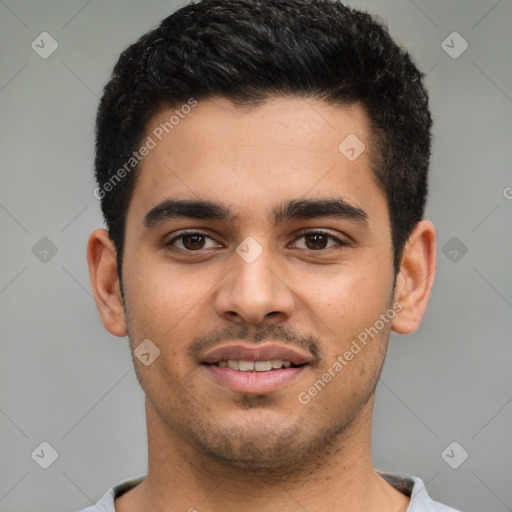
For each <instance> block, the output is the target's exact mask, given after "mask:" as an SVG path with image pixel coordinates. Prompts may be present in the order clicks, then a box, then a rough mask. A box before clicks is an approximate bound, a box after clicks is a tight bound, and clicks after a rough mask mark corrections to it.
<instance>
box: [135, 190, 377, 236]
mask: <svg viewBox="0 0 512 512" xmlns="http://www.w3.org/2000/svg"><path fill="white" fill-rule="evenodd" d="M318 217H331V218H340V219H346V220H351V221H356V222H358V223H361V224H363V225H365V226H368V225H369V216H368V214H367V213H366V212H365V211H364V210H362V209H361V208H358V207H357V206H354V205H352V204H350V203H349V202H347V201H346V200H345V199H343V198H341V197H337V198H329V199H292V200H290V201H288V202H286V203H283V204H280V205H278V206H277V207H275V208H274V209H273V210H272V213H271V216H270V220H271V222H272V223H273V225H274V226H275V225H277V224H281V223H283V222H286V221H290V220H294V219H315V218H318ZM177 218H188V219H198V220H216V221H221V222H226V223H227V222H233V221H234V220H236V218H237V216H236V215H234V214H233V213H232V212H231V210H230V209H229V208H228V207H227V206H225V205H223V204H222V203H218V202H215V201H210V200H202V199H199V200H195V199H173V198H168V199H165V200H164V201H162V202H161V203H159V204H158V205H156V206H155V207H154V208H151V210H149V211H148V212H147V213H146V215H145V216H144V218H143V220H142V223H143V225H144V226H145V227H146V228H148V229H150V228H153V227H155V226H157V225H159V224H162V223H163V222H166V221H169V220H172V219H177Z"/></svg>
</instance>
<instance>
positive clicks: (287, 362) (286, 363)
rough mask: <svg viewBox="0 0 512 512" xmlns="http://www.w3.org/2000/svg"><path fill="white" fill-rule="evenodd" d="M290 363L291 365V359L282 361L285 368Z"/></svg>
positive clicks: (288, 366)
mask: <svg viewBox="0 0 512 512" xmlns="http://www.w3.org/2000/svg"><path fill="white" fill-rule="evenodd" d="M291 365H292V363H291V361H283V366H284V367H285V368H290V366H291Z"/></svg>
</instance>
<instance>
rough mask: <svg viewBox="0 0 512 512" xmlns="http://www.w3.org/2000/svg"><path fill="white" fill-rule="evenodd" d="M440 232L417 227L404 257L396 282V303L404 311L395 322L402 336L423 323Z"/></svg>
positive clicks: (423, 225)
mask: <svg viewBox="0 0 512 512" xmlns="http://www.w3.org/2000/svg"><path fill="white" fill-rule="evenodd" d="M435 268H436V230H435V228H434V226H433V224H432V223H431V222H429V221H426V220H422V221H420V222H418V224H416V227H415V228H414V231H413V232H412V234H411V236H410V237H409V240H408V241H407V243H406V245H405V248H404V251H403V254H402V262H401V265H400V271H399V274H398V276H397V280H396V287H395V302H396V303H400V305H401V310H400V312H399V313H398V314H397V315H396V316H395V318H394V319H393V322H392V328H393V330H394V331H395V332H397V333H399V334H409V333H411V332H414V331H415V330H416V329H417V328H418V326H419V325H420V323H421V319H422V318H423V314H424V313H425V310H426V308H427V303H428V299H429V297H430V292H431V290H432V286H433V284H434V276H435Z"/></svg>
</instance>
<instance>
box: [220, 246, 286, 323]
mask: <svg viewBox="0 0 512 512" xmlns="http://www.w3.org/2000/svg"><path fill="white" fill-rule="evenodd" d="M232 259H233V261H232V267H231V269H230V270H229V271H228V272H227V274H226V275H225V276H224V278H223V279H222V280H221V282H220V283H219V289H218V291H217V293H216V296H215V299H214V303H215V309H216V312H217V314H218V315H219V316H220V317H222V318H224V319H227V320H230V321H237V322H245V323H247V324H259V323H262V322H265V321H267V318H273V319H274V321H275V322H283V321H285V320H286V319H288V318H290V317H291V315H292V314H293V310H294V298H293V293H292V291H291V289H290V288H289V286H288V285H287V283H286V282H285V276H284V272H283V271H282V270H280V268H279V266H278V265H277V264H276V262H275V261H274V262H273V261H272V259H273V258H272V255H271V251H270V250H269V249H265V250H263V252H262V253H261V254H260V255H259V256H258V257H257V258H256V259H255V260H254V261H250V262H249V261H246V260H245V259H244V258H242V257H241V256H240V255H239V254H238V253H236V252H234V253H233V255H232ZM273 263H274V264H273Z"/></svg>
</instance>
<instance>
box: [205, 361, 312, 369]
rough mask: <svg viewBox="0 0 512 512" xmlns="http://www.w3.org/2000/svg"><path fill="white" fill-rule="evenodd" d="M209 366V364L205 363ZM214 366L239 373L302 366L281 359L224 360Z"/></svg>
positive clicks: (213, 364)
mask: <svg viewBox="0 0 512 512" xmlns="http://www.w3.org/2000/svg"><path fill="white" fill-rule="evenodd" d="M205 364H208V363H205ZM211 365H212V366H218V367H219V368H230V369H231V370H237V371H239V372H271V371H274V370H281V369H282V368H298V367H299V366H302V365H296V364H293V363H292V362H291V361H283V360H281V359H272V360H269V361H248V360H247V359H222V360H221V361H218V362H217V363H211Z"/></svg>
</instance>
